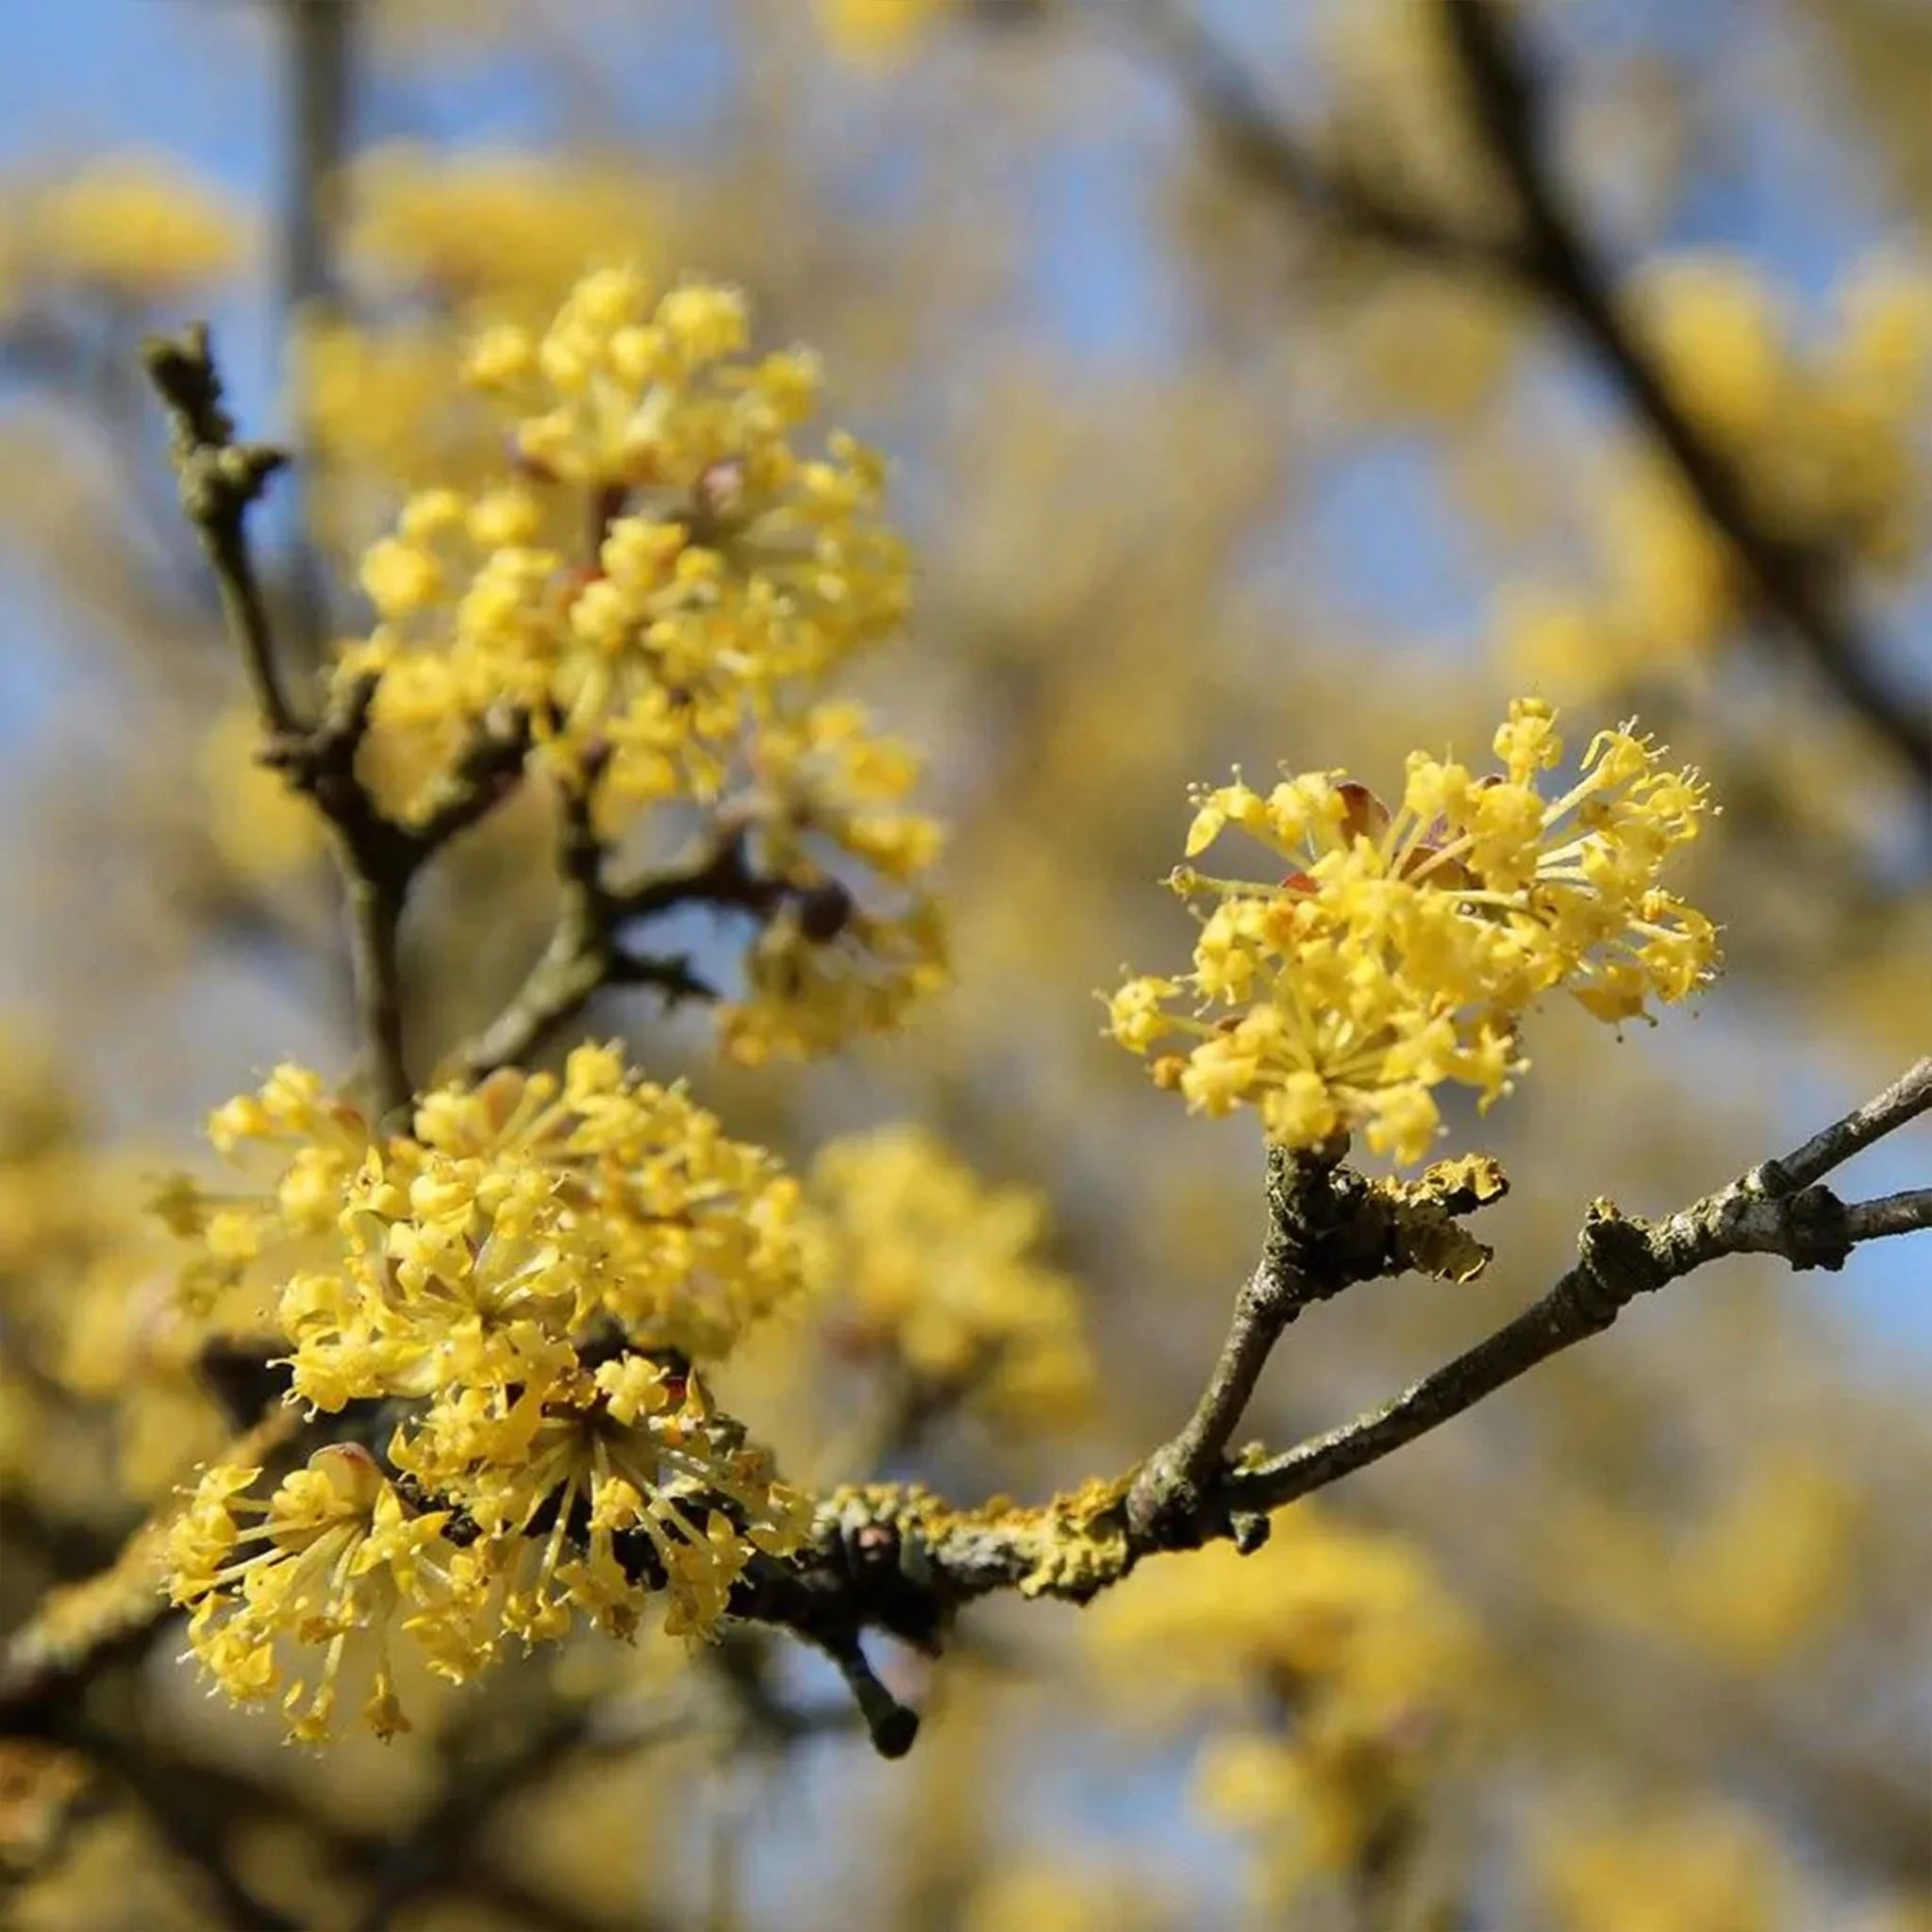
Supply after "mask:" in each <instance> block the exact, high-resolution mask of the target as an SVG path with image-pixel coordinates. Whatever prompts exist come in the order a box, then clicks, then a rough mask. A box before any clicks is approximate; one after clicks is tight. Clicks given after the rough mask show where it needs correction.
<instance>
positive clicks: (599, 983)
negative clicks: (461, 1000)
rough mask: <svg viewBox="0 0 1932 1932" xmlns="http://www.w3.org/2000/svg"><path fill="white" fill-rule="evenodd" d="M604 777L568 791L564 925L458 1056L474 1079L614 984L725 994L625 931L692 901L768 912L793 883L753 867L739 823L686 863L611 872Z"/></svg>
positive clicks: (683, 996)
mask: <svg viewBox="0 0 1932 1932" xmlns="http://www.w3.org/2000/svg"><path fill="white" fill-rule="evenodd" d="M597 777H598V774H597V772H596V771H595V770H594V769H593V770H591V772H589V773H587V774H586V775H585V782H584V783H583V785H582V786H581V787H580V788H575V789H572V790H568V791H565V793H564V796H563V805H562V822H561V828H560V841H559V843H560V850H559V858H558V872H559V874H560V875H561V877H562V881H563V901H562V904H561V906H560V907H559V908H558V917H557V924H556V926H555V927H554V928H553V930H552V932H551V936H550V941H549V943H548V944H547V945H546V946H545V948H544V950H543V954H542V957H541V958H540V959H539V960H538V961H537V963H536V965H534V966H533V967H532V968H531V969H530V971H529V974H527V975H526V976H525V980H524V983H523V984H522V985H521V986H520V987H519V988H518V989H517V991H515V992H514V993H513V994H512V995H511V996H510V999H509V1001H508V1004H507V1005H506V1006H505V1008H504V1009H503V1010H502V1012H501V1013H499V1014H498V1015H497V1017H496V1018H495V1019H494V1020H492V1021H491V1023H490V1024H489V1025H488V1026H487V1027H485V1028H484V1030H483V1031H482V1032H481V1033H480V1034H478V1035H477V1037H476V1038H475V1040H473V1041H470V1042H469V1043H468V1044H467V1045H465V1046H463V1047H461V1048H460V1049H458V1053H457V1055H456V1056H455V1062H456V1065H457V1066H458V1069H459V1070H460V1071H461V1072H462V1073H463V1074H465V1075H466V1076H467V1077H469V1078H471V1079H481V1078H483V1077H484V1076H485V1075H486V1074H491V1073H492V1072H494V1071H495V1070H496V1069H497V1068H499V1067H506V1066H511V1065H514V1064H515V1063H517V1062H518V1061H520V1060H524V1059H526V1058H528V1057H529V1056H530V1055H531V1054H532V1053H534V1052H535V1051H536V1050H537V1049H538V1048H539V1047H540V1046H541V1044H542V1043H543V1042H544V1041H546V1040H548V1039H549V1038H551V1036H552V1035H554V1034H555V1033H556V1031H557V1030H558V1027H560V1026H562V1025H564V1024H566V1023H567V1022H568V1021H570V1020H571V1019H573V1018H574V1017H575V1015H576V1014H577V1013H579V1012H581V1011H582V1010H583V1008H584V1007H585V1006H586V1005H587V1004H588V1003H589V1002H590V1000H591V998H592V996H593V995H595V994H596V993H598V992H600V991H603V989H604V988H606V987H610V986H650V987H655V988H656V989H657V990H658V991H659V992H661V993H662V994H663V995H664V998H665V1000H666V1001H667V1002H668V1003H670V1004H673V1005H675V1004H676V1003H677V1002H678V1001H680V1000H689V999H698V1000H711V999H716V998H717V997H718V994H717V990H716V989H715V988H714V987H712V986H711V985H710V984H709V983H708V981H707V980H705V979H704V978H703V977H702V976H701V975H700V974H698V973H697V972H696V971H695V970H694V969H693V968H692V966H691V960H690V958H688V957H682V956H677V957H668V956H661V955H657V954H649V953H640V952H636V951H634V950H631V949H630V948H628V947H627V946H626V945H625V934H626V932H628V931H629V930H630V929H631V928H633V927H635V926H639V925H643V924H648V923H649V922H650V921H652V920H654V919H661V918H663V917H665V916H666V915H667V914H669V913H672V912H675V911H678V910H680V909H682V908H686V907H709V908H714V909H716V910H721V911H736V912H742V913H746V914H749V915H750V916H752V917H753V918H760V919H762V918H769V917H770V916H771V915H772V913H773V912H774V911H775V910H776V909H777V908H778V907H779V906H780V905H781V904H782V903H783V902H784V900H785V898H786V896H787V895H788V893H789V892H790V891H791V887H790V886H789V885H787V884H786V883H785V882H784V881H783V880H778V879H768V878H765V877H763V876H761V875H760V874H757V873H755V872H754V871H753V870H752V867H751V863H750V860H749V858H748V857H747V854H746V850H745V840H744V835H743V832H742V830H741V828H740V827H738V826H735V825H731V824H726V825H724V826H722V827H721V828H720V829H719V830H718V832H717V833H715V834H714V835H713V836H712V838H711V839H710V841H708V843H706V844H704V845H703V846H701V847H700V849H699V850H698V851H697V852H696V853H695V854H694V855H693V856H692V857H691V858H689V859H687V860H686V861H685V862H684V863H683V864H681V865H676V866H673V867H670V868H667V869H666V870H664V871H661V872H655V873H652V874H648V875H647V876H645V877H643V878H641V879H637V880H634V881H631V882H629V883H627V884H626V883H619V882H614V881H612V880H610V879H609V878H608V877H607V876H606V873H607V870H608V852H607V850H606V848H605V846H604V844H603V842H602V841H600V840H599V839H598V837H597V836H596V832H595V829H594V827H593V825H592V824H591V813H592V803H593V797H594V786H595V784H596V781H597Z"/></svg>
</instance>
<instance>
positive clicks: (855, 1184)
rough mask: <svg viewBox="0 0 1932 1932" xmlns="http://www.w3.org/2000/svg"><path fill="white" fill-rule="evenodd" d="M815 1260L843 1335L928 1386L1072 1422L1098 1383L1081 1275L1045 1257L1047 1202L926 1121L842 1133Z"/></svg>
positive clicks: (826, 1172)
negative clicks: (995, 1178) (1005, 1183)
mask: <svg viewBox="0 0 1932 1932" xmlns="http://www.w3.org/2000/svg"><path fill="white" fill-rule="evenodd" d="M809 1198H810V1202H811V1205H812V1206H813V1207H814V1208H817V1209H818V1214H817V1216H816V1218H815V1221H814V1224H813V1239H812V1240H811V1241H809V1242H808V1257H809V1259H808V1269H807V1274H808V1279H809V1280H810V1281H811V1282H812V1284H813V1285H814V1287H815V1288H816V1289H817V1290H818V1291H819V1294H820V1296H821V1297H822V1301H821V1306H822V1307H823V1309H824V1322H825V1324H826V1327H827V1329H828V1332H829V1333H830V1334H831V1336H832V1338H833V1340H834V1341H835V1343H836V1344H837V1345H838V1346H840V1347H841V1349H843V1350H845V1351H847V1352H849V1353H851V1354H853V1355H855V1356H858V1357H864V1358H866V1359H868V1360H874V1359H879V1358H884V1359H885V1360H887V1361H888V1362H891V1363H892V1364H894V1365H895V1366H896V1367H897V1368H899V1369H900V1370H901V1371H903V1372H904V1373H905V1374H908V1375H909V1376H910V1377H911V1378H912V1380H913V1382H914V1384H915V1386H916V1388H917V1390H918V1391H920V1392H921V1393H923V1394H924V1395H927V1396H931V1397H940V1398H945V1397H952V1396H965V1397H968V1398H970V1399H971V1400H972V1401H973V1402H974V1404H975V1405H976V1406H979V1407H984V1408H986V1409H988V1410H989V1411H990V1412H991V1413H992V1414H994V1415H996V1416H999V1417H1001V1418H1002V1419H1004V1420H1007V1421H1010V1422H1024V1423H1027V1424H1033V1425H1036V1426H1038V1425H1041V1424H1065V1423H1067V1422H1068V1421H1071V1420H1074V1419H1076V1418H1077V1417H1078V1415H1079V1414H1080V1412H1081V1409H1082V1407H1083V1406H1084V1405H1085V1403H1086V1401H1087V1399H1088V1397H1089V1396H1090V1395H1091V1391H1092V1385H1093V1374H1094V1371H1093V1363H1092V1360H1091V1357H1090V1356H1089V1354H1088V1350H1087V1344H1086V1340H1085V1337H1084V1335H1083V1333H1082V1329H1081V1319H1080V1304H1079V1298H1078V1294H1077V1291H1076V1290H1075V1289H1074V1284H1073V1282H1072V1281H1070V1280H1069V1279H1068V1278H1067V1276H1065V1275H1064V1274H1060V1273H1059V1272H1058V1270H1056V1269H1053V1268H1049V1267H1047V1266H1045V1265H1044V1264H1043V1263H1042V1262H1041V1261H1040V1260H1039V1259H1037V1258H1036V1250H1037V1249H1038V1247H1039V1245H1040V1242H1041V1234H1042V1231H1043V1227H1044V1222H1045V1203H1044V1202H1043V1201H1042V1200H1041V1197H1040V1196H1039V1195H1038V1194H1036V1193H1035V1192H1033V1191H1031V1190H1030V1189H1025V1188H1016V1187H1008V1188H989V1187H987V1186H986V1185H985V1184H984V1183H982V1182H981V1181H980V1180H979V1179H978V1178H977V1176H975V1175H974V1174H973V1172H972V1171H971V1170H970V1169H969V1168H967V1167H966V1166H965V1165H964V1164H963V1163H962V1162H960V1161H959V1160H958V1159H957V1158H955V1157H954V1156H953V1155H951V1154H950V1153H948V1152H947V1150H946V1149H945V1148H944V1147H942V1146H941V1145H940V1144H939V1142H938V1141H935V1140H934V1139H933V1138H932V1136H931V1135H929V1134H927V1133H925V1132H924V1131H923V1130H922V1129H920V1128H917V1127H887V1128H882V1129H880V1130H879V1131H877V1132H875V1133H872V1134H862V1135H854V1136H851V1137H849V1138H847V1139H845V1140H841V1141H833V1142H831V1143H830V1144H829V1145H828V1146H826V1147H825V1148H824V1150H823V1151H822V1152H821V1154H820V1155H819V1158H818V1160H817V1162H816V1163H815V1165H814V1167H813V1170H812V1176H811V1189H810V1196H809Z"/></svg>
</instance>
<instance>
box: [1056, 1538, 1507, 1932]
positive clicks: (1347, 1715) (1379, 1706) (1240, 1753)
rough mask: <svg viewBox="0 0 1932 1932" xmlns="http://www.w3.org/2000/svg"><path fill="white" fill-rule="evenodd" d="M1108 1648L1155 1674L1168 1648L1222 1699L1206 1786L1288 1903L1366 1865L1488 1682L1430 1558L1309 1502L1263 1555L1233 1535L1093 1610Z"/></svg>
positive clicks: (1260, 1885)
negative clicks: (1479, 1674) (1232, 1541)
mask: <svg viewBox="0 0 1932 1932" xmlns="http://www.w3.org/2000/svg"><path fill="white" fill-rule="evenodd" d="M1092 1634H1093V1639H1094V1646H1095V1652H1096V1657H1097V1660H1098V1662H1099V1663H1100V1665H1101V1666H1102V1668H1103V1669H1105V1670H1106V1671H1107V1672H1108V1674H1109V1676H1117V1677H1119V1678H1120V1679H1122V1680H1123V1681H1126V1682H1131V1683H1135V1684H1140V1683H1142V1682H1143V1681H1144V1671H1143V1669H1142V1666H1143V1664H1144V1663H1145V1662H1147V1661H1151V1660H1153V1659H1157V1658H1158V1662H1159V1668H1160V1673H1161V1676H1162V1678H1163V1680H1164V1681H1166V1682H1167V1684H1168V1685H1169V1687H1170V1689H1171V1690H1172V1691H1174V1692H1175V1693H1176V1694H1177V1695H1178V1696H1179V1697H1180V1698H1181V1700H1182V1701H1183V1703H1184V1705H1185V1707H1186V1708H1187V1709H1188V1710H1189V1711H1190V1712H1193V1711H1195V1710H1198V1709H1199V1708H1201V1707H1204V1706H1206V1707H1208V1708H1210V1709H1211V1708H1214V1707H1220V1708H1221V1709H1222V1711H1223V1712H1224V1717H1227V1718H1231V1719H1232V1723H1231V1724H1228V1726H1227V1727H1226V1728H1224V1729H1221V1730H1220V1731H1218V1732H1217V1733H1215V1734H1213V1735H1210V1737H1209V1738H1208V1741H1207V1743H1206V1744H1205V1745H1204V1746H1203V1750H1202V1755H1201V1757H1200V1759H1199V1761H1198V1763H1197V1766H1196V1793H1197V1798H1198V1801H1199V1802H1200V1804H1201V1806H1202V1807H1203V1808H1204V1810H1206V1811H1207V1812H1208V1814H1209V1815H1210V1816H1211V1817H1213V1818H1214V1819H1216V1820H1217V1822H1219V1823H1221V1824H1226V1825H1229V1826H1232V1827H1234V1828H1235V1829H1237V1830H1241V1831H1242V1832H1245V1833H1251V1834H1252V1835H1253V1836H1254V1838H1255V1840H1256V1842H1257V1845H1259V1846H1260V1847H1261V1848H1262V1854H1263V1856H1262V1863H1261V1867H1260V1869H1259V1870H1258V1872H1257V1890H1259V1891H1260V1892H1262V1893H1263V1894H1264V1895H1265V1896H1266V1898H1267V1900H1268V1902H1269V1904H1270V1905H1271V1906H1272V1907H1274V1911H1275V1912H1278V1911H1279V1909H1280V1907H1281V1906H1282V1905H1283V1904H1284V1903H1285V1902H1286V1900H1287V1899H1288V1898H1289V1897H1290V1896H1291V1895H1292V1894H1293V1893H1294V1892H1296V1891H1297V1890H1300V1889H1301V1888H1302V1887H1303V1886H1304V1885H1306V1884H1307V1883H1309V1882H1310V1881H1312V1880H1314V1879H1316V1878H1318V1877H1320V1876H1322V1875H1324V1874H1342V1873H1345V1872H1347V1871H1348V1870H1350V1869H1351V1867H1353V1866H1354V1865H1356V1863H1357V1860H1358V1859H1359V1858H1360V1857H1362V1856H1363V1855H1364V1854H1365V1853H1369V1851H1370V1848H1371V1847H1372V1845H1373V1844H1374V1843H1375V1842H1376V1841H1377V1840H1378V1838H1380V1836H1381V1835H1382V1834H1383V1833H1384V1831H1385V1829H1386V1827H1387V1826H1389V1825H1390V1824H1391V1823H1392V1822H1394V1821H1395V1820H1397V1819H1398V1818H1399V1817H1401V1816H1402V1815H1403V1814H1404V1813H1405V1811H1406V1810H1407V1809H1409V1808H1411V1807H1413V1806H1414V1804H1415V1801H1416V1800H1417V1799H1418V1797H1419V1796H1420V1795H1421V1793H1422V1791H1423V1790H1424V1789H1425V1787H1426V1784H1427V1781H1428V1779H1429V1778H1430V1777H1431V1775H1432V1774H1434V1773H1435V1772H1437V1771H1438V1770H1439V1769H1440V1767H1441V1762H1442V1759H1443V1757H1444V1752H1445V1748H1446V1747H1447V1745H1448V1743H1449V1740H1450V1738H1451V1736H1452V1735H1453V1731H1454V1728H1455V1719H1456V1717H1457V1713H1458V1711H1459V1709H1460V1708H1461V1707H1462V1705H1463V1704H1464V1703H1465V1702H1466V1701H1467V1700H1469V1699H1470V1697H1471V1694H1472V1692H1473V1690H1474V1686H1473V1684H1472V1682H1471V1671H1472V1668H1473V1665H1474V1661H1475V1653H1474V1646H1473V1644H1472V1641H1471V1638H1470V1636H1469V1633H1468V1630H1467V1628H1466V1626H1465V1624H1464V1622H1463V1619H1462V1618H1461V1617H1460V1615H1459V1614H1458V1613H1457V1608H1456V1607H1455V1605H1454V1604H1453V1603H1452V1602H1451V1601H1450V1599H1449V1598H1448V1596H1447V1595H1446V1594H1445V1592H1444V1591H1443V1588H1442V1586H1441V1582H1440V1581H1439V1579H1438V1578H1437V1577H1436V1576H1435V1574H1433V1573H1432V1572H1431V1570H1430V1569H1429V1568H1428V1566H1427V1564H1426V1563H1425V1562H1424V1561H1423V1560H1422V1559H1421V1558H1419V1557H1418V1556H1417V1555H1416V1554H1415V1552H1414V1551H1413V1550H1411V1549H1409V1548H1407V1547H1405V1546H1404V1545H1403V1544H1401V1543H1399V1542H1397V1541H1394V1540H1392V1539H1391V1538H1388V1537H1379V1536H1374V1535H1368V1534H1364V1533H1362V1532H1361V1531H1358V1530H1354V1529H1350V1528H1349V1527H1347V1526H1346V1525H1345V1524H1341V1523H1339V1522H1337V1521H1336V1520H1335V1519H1334V1518H1332V1517H1331V1516H1329V1515H1328V1514H1327V1513H1326V1512H1325V1511H1324V1510H1321V1509H1319V1508H1316V1507H1313V1506H1311V1505H1308V1504H1300V1505H1297V1506H1295V1507H1292V1508H1290V1509H1286V1510H1283V1511H1281V1512H1279V1513H1277V1514H1276V1516H1275V1517H1274V1524H1273V1534H1272V1536H1271V1537H1270V1540H1269V1542H1268V1545H1267V1547H1266V1548H1265V1549H1264V1550H1262V1551H1261V1552H1260V1553H1259V1554H1258V1555H1257V1556H1254V1557H1241V1556H1239V1555H1238V1554H1237V1553H1236V1552H1235V1551H1234V1550H1232V1549H1231V1548H1229V1547H1227V1546H1226V1545H1217V1546H1216V1547H1214V1548H1211V1549H1208V1550H1203V1551H1200V1552H1198V1553H1196V1554H1195V1555H1194V1556H1193V1557H1190V1558H1189V1560H1188V1561H1187V1562H1186V1563H1182V1564H1175V1565H1174V1566H1172V1567H1171V1568H1169V1567H1165V1566H1162V1567H1158V1568H1151V1569H1149V1570H1147V1571H1146V1572H1144V1573H1143V1574H1141V1575H1139V1576H1136V1577H1134V1578H1133V1579H1131V1580H1130V1581H1129V1582H1128V1583H1126V1584H1125V1585H1124V1586H1123V1587H1122V1588H1121V1589H1120V1590H1119V1591H1117V1592H1115V1593H1114V1594H1113V1595H1111V1596H1109V1597H1108V1599H1107V1601H1106V1602H1105V1603H1104V1604H1102V1605H1101V1606H1100V1607H1099V1608H1098V1609H1097V1610H1096V1611H1095V1612H1094V1613H1093V1624H1092Z"/></svg>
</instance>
